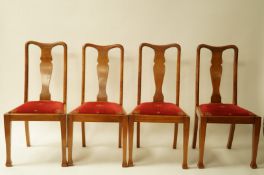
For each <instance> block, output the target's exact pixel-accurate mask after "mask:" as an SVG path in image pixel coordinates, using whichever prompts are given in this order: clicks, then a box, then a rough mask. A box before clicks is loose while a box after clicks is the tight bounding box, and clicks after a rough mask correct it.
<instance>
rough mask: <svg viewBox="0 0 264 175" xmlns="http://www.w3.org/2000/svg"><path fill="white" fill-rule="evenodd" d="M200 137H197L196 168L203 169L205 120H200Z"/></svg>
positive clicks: (202, 118)
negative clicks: (197, 156) (197, 159)
mask: <svg viewBox="0 0 264 175" xmlns="http://www.w3.org/2000/svg"><path fill="white" fill-rule="evenodd" d="M200 120H201V121H200V136H199V162H198V168H204V163H203V159H204V145H205V135H206V125H207V122H206V118H204V117H201V118H200Z"/></svg>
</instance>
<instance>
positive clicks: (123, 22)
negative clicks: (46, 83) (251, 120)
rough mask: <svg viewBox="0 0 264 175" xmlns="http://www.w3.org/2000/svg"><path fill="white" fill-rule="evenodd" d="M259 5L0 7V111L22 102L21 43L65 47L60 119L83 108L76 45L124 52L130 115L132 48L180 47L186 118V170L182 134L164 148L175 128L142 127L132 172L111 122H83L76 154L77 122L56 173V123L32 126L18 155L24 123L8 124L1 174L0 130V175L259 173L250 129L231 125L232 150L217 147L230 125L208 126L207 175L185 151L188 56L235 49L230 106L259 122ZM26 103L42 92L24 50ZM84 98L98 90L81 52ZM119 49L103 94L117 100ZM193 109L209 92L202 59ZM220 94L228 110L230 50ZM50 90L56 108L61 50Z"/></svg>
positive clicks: (192, 0) (149, 0)
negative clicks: (64, 107) (65, 162)
mask: <svg viewBox="0 0 264 175" xmlns="http://www.w3.org/2000/svg"><path fill="white" fill-rule="evenodd" d="M263 7H264V1H262V0H232V1H230V0H133V1H132V0H131V1H128V0H86V1H85V0H45V1H36V0H23V1H21V0H0V59H1V64H0V80H1V86H0V99H1V106H0V113H1V114H3V113H4V112H7V111H9V110H10V109H12V108H14V107H16V106H18V105H20V104H21V103H22V102H23V95H24V44H25V42H26V41H28V40H36V41H40V42H55V41H64V42H66V43H67V44H68V111H70V110H72V109H74V108H75V107H77V106H78V105H79V104H80V100H81V98H80V97H81V47H82V45H83V44H84V43H87V42H89V43H95V44H101V45H106V44H114V43H120V44H122V45H123V46H124V48H125V69H124V70H125V71H124V108H125V109H126V111H127V112H130V111H131V110H132V109H133V108H134V107H135V105H136V100H137V98H136V97H137V66H138V48H139V45H140V43H142V42H149V43H153V44H169V43H178V44H180V45H181V47H182V57H181V58H182V61H181V93H180V106H181V107H182V108H183V109H184V110H185V111H186V112H187V113H188V114H189V115H190V117H191V127H190V142H189V147H190V149H189V166H190V169H189V170H182V169H181V161H182V132H181V129H182V127H180V130H179V142H178V149H177V150H172V149H171V147H172V139H173V125H171V124H143V125H142V137H141V138H142V148H141V149H134V163H135V167H133V168H125V169H124V168H121V150H120V149H117V134H118V127H117V126H118V125H117V124H103V123H101V124H86V128H87V148H82V147H81V133H80V124H75V130H74V150H73V158H74V163H75V166H74V167H68V168H61V167H60V158H61V149H60V132H59V131H60V129H59V124H58V123H40V122H31V123H30V129H31V142H32V147H31V148H26V146H25V135H24V128H23V126H24V125H23V123H22V122H20V123H14V124H13V130H12V131H13V133H12V134H13V135H12V136H13V137H12V146H13V149H12V151H13V152H12V158H13V164H14V167H13V168H6V167H5V166H4V163H5V142H4V132H3V131H4V128H3V119H2V120H1V124H0V127H1V128H0V164H1V165H0V174H5V175H7V174H18V173H19V174H27V175H30V174H36V173H38V174H39V175H40V174H89V173H95V174H106V173H107V174H143V173H144V174H161V173H163V174H164V173H165V174H224V173H228V174H231V173H232V174H251V175H252V174H263V172H264V170H263V168H264V151H263V147H264V144H263V135H262V134H261V137H260V145H259V154H258V165H259V169H257V170H252V169H250V167H249V163H250V158H251V130H252V127H251V126H246V125H239V126H238V127H237V130H236V132H235V138H234V144H233V145H234V146H233V149H232V150H227V149H225V145H226V142H227V137H228V131H229V126H228V125H209V126H208V131H207V140H206V152H205V165H206V169H205V170H199V169H197V167H196V163H197V159H198V151H197V149H196V150H193V149H191V141H192V132H193V125H192V124H193V119H194V82H195V57H196V48H197V46H198V45H199V44H201V43H205V44H210V45H215V46H221V45H227V44H235V45H237V46H238V48H239V65H238V66H239V67H238V104H239V105H240V106H242V107H245V108H247V109H249V110H251V111H254V112H255V113H256V114H258V115H260V116H263V115H264V108H263V106H264V93H263V89H264V76H263V74H264V71H263V64H264V59H263V58H264V49H263V47H264V32H263V31H264V9H263ZM30 51H31V54H30V80H29V81H30V82H29V87H30V93H29V94H30V96H29V97H30V100H38V98H39V93H40V90H41V81H40V74H39V54H40V52H39V50H38V49H37V48H36V47H32V48H31V49H30ZM87 53H88V54H87V55H88V57H87V72H86V73H87V88H86V93H87V95H86V99H87V100H91V101H93V100H95V99H96V94H97V92H98V82H97V76H96V53H95V51H94V50H88V51H87ZM175 53H176V52H175V50H173V49H172V50H170V51H168V52H167V53H166V56H167V57H166V74H165V79H164V86H163V92H164V96H165V100H166V101H169V102H175V73H176V70H175V68H176V62H175V56H174V55H175ZM118 54H119V52H118V50H116V51H113V52H111V53H110V63H109V64H110V72H109V79H108V86H107V92H108V95H109V100H110V101H115V102H118V98H119V85H118V83H119V59H118ZM144 55H145V57H144V58H145V59H144V62H143V64H144V66H143V80H142V82H143V83H142V95H143V96H142V101H151V100H152V97H153V94H154V90H155V86H154V79H153V74H152V68H153V52H152V51H151V50H149V49H145V50H144ZM202 56H204V59H203V60H202V71H201V77H202V78H201V88H200V89H201V92H200V95H201V102H202V103H206V102H209V100H210V96H211V92H212V87H211V82H210V75H209V66H210V54H209V52H207V51H203V52H202ZM224 57H225V58H224V63H223V67H224V68H223V79H222V82H221V93H222V100H223V102H227V103H231V97H232V52H226V53H225V54H224ZM53 63H54V70H53V75H52V80H51V85H50V90H51V94H52V97H53V99H54V100H62V91H61V90H62V81H61V80H62V54H61V48H59V47H58V48H56V49H54V51H53Z"/></svg>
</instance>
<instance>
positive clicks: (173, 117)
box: [128, 43, 190, 169]
mask: <svg viewBox="0 0 264 175" xmlns="http://www.w3.org/2000/svg"><path fill="white" fill-rule="evenodd" d="M144 47H149V48H151V49H153V50H154V52H155V57H154V67H153V71H154V79H155V86H156V91H155V95H154V97H153V102H144V103H141V75H142V50H143V48H144ZM169 48H176V49H177V52H178V55H177V73H176V103H175V104H173V103H167V102H164V97H163V93H162V84H163V79H164V74H165V65H164V63H165V55H164V54H165V51H166V50H167V49H169ZM180 55H181V47H180V45H178V44H169V45H153V44H148V43H143V44H141V46H140V47H139V68H138V100H137V104H138V106H137V107H136V108H135V109H134V110H133V111H132V113H131V114H130V115H129V124H128V127H129V160H128V166H133V158H132V151H133V133H134V122H137V135H138V137H137V147H140V137H139V136H140V128H139V127H140V122H157V123H174V124H175V132H174V134H175V135H174V141H173V148H176V141H177V131H178V123H183V127H184V129H183V131H184V138H183V140H184V141H183V147H184V148H183V164H182V168H184V169H186V168H188V165H187V156H188V155H187V154H188V140H189V125H190V118H189V117H188V115H187V114H186V113H185V112H184V111H183V110H182V109H181V108H180V107H179V93H180Z"/></svg>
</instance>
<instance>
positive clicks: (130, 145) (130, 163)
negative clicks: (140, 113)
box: [128, 116, 134, 167]
mask: <svg viewBox="0 0 264 175" xmlns="http://www.w3.org/2000/svg"><path fill="white" fill-rule="evenodd" d="M128 130H129V132H128V134H129V140H128V151H129V155H128V166H130V167H132V166H134V165H133V136H134V118H133V116H129V118H128Z"/></svg>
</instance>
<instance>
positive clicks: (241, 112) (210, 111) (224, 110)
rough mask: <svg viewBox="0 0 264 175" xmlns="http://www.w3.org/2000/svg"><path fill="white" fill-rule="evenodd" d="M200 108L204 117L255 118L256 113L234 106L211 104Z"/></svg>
mask: <svg viewBox="0 0 264 175" xmlns="http://www.w3.org/2000/svg"><path fill="white" fill-rule="evenodd" d="M199 107H200V111H201V113H202V115H204V116H255V114H254V113H252V112H250V111H248V110H246V109H243V108H241V107H239V106H237V105H234V104H223V103H209V104H202V105H200V106H199Z"/></svg>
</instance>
